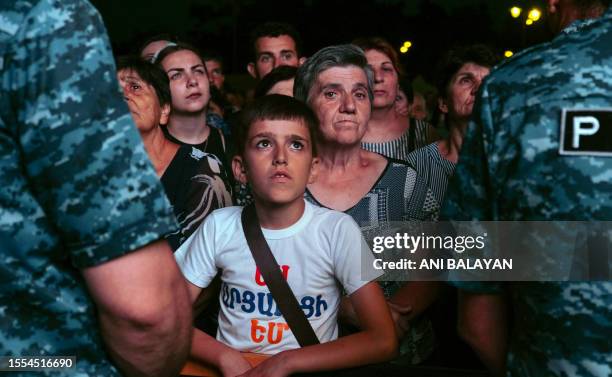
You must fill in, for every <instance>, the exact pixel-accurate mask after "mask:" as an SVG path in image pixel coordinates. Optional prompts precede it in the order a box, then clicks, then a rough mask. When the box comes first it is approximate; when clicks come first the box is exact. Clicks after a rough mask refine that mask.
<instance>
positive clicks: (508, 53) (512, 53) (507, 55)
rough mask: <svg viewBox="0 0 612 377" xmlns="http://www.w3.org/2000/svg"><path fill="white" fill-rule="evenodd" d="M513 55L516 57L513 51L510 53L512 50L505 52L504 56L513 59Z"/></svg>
mask: <svg viewBox="0 0 612 377" xmlns="http://www.w3.org/2000/svg"><path fill="white" fill-rule="evenodd" d="M512 55H514V52H512V51H510V50H506V51H504V56H505V57H507V58H509V57H511V56H512Z"/></svg>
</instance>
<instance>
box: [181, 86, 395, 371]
mask: <svg viewBox="0 0 612 377" xmlns="http://www.w3.org/2000/svg"><path fill="white" fill-rule="evenodd" d="M317 127H318V121H317V118H316V116H315V115H314V114H313V113H312V111H311V110H310V109H309V108H308V107H307V106H306V105H304V104H303V103H301V102H300V101H297V100H295V99H293V98H291V97H287V96H281V95H270V96H265V97H263V98H261V99H259V100H258V101H257V102H255V103H254V104H253V105H252V106H251V107H250V108H248V109H246V110H244V112H243V114H242V118H241V122H240V125H239V128H238V129H237V130H235V137H236V141H237V145H238V149H237V151H238V153H239V155H237V156H235V157H234V159H233V161H232V168H233V172H234V176H235V177H236V179H237V180H239V181H240V182H241V183H247V182H248V183H249V184H250V186H251V189H252V192H253V197H254V203H255V208H256V211H257V217H258V218H259V222H260V225H261V227H262V231H263V234H264V237H265V238H266V241H267V243H268V245H269V246H270V249H271V251H272V254H273V255H274V257H275V259H276V260H277V262H278V264H279V266H280V267H281V271H282V274H283V276H284V277H285V279H286V280H287V282H288V284H289V286H290V287H291V290H292V291H293V293H294V294H295V296H296V298H297V301H298V303H299V304H300V307H301V308H302V310H303V311H304V314H305V315H306V317H307V318H308V320H309V322H310V324H311V325H312V327H313V329H314V331H315V333H316V335H317V337H318V338H319V341H320V342H321V344H318V345H313V346H308V347H303V348H300V346H299V344H298V343H297V340H296V339H295V337H294V336H293V333H292V332H291V329H290V328H289V326H288V325H287V323H286V321H285V320H284V318H283V316H282V314H281V313H280V310H279V309H278V307H277V306H276V303H275V302H274V300H273V298H272V295H271V293H270V292H269V290H268V288H267V286H266V284H265V282H264V281H263V278H262V277H261V275H260V273H259V270H258V269H257V266H256V264H255V261H254V259H253V257H252V255H251V252H250V250H249V248H248V245H247V241H246V239H245V236H244V232H243V229H242V225H241V213H242V208H241V207H229V208H223V209H220V210H216V211H214V212H213V213H212V214H211V215H209V217H208V218H207V219H206V220H205V221H204V223H203V224H202V225H201V226H200V227H199V228H198V229H197V230H196V231H195V233H194V234H193V235H192V236H191V237H190V238H189V239H188V240H187V241H186V242H185V243H184V244H183V245H182V246H181V247H180V248H179V249H178V250H177V252H176V254H175V255H176V260H177V262H178V264H179V266H180V268H181V270H182V272H183V274H184V276H185V278H186V279H187V281H188V286H189V291H190V294H191V298H192V300H194V301H195V299H196V298H197V297H198V294H199V293H200V291H201V290H202V288H205V287H207V286H208V284H209V283H210V282H211V280H212V279H213V277H214V276H215V275H216V273H217V269H218V268H220V269H221V270H222V276H221V279H222V281H223V285H222V288H221V295H220V304H221V311H220V314H219V329H218V332H217V339H214V338H212V337H210V336H209V335H207V334H205V333H204V332H202V331H200V330H198V329H195V328H194V337H193V342H192V351H191V354H192V357H194V358H196V359H199V360H202V361H205V362H208V363H211V364H213V365H215V366H217V367H218V368H219V369H220V370H221V371H222V373H223V375H224V376H235V375H240V374H242V373H245V374H244V375H245V376H287V375H289V374H293V373H298V372H312V371H320V370H330V369H340V368H347V367H354V366H358V365H363V364H369V363H375V362H381V361H384V360H387V359H390V358H392V357H393V356H394V354H395V352H396V347H397V341H396V337H395V332H394V327H393V322H392V319H391V316H390V313H389V311H388V309H387V305H386V303H385V299H384V296H383V294H382V292H381V290H380V288H379V286H378V284H376V283H374V282H371V281H372V280H373V279H375V278H376V277H378V276H379V275H380V274H381V273H380V271H375V270H374V269H373V267H372V259H373V256H372V254H371V253H370V252H369V249H368V246H367V244H366V243H365V241H364V240H363V237H362V235H361V232H360V230H359V227H358V226H357V224H356V223H355V222H354V221H353V219H352V218H351V217H350V216H348V215H346V214H343V213H341V212H337V211H332V210H329V209H325V208H320V207H315V206H313V205H312V204H309V203H307V202H306V201H305V200H304V198H303V195H304V191H305V189H306V184H307V183H309V182H310V181H311V180H312V179H313V178H314V175H315V171H316V165H317V163H318V160H317V158H316V157H315V153H316V152H315V145H314V140H313V135H314V134H315V132H316V130H317ZM362 254H363V255H362ZM362 257H363V263H364V268H363V270H362V268H361V263H362ZM338 283H339V284H341V286H340V285H339V284H338ZM342 288H344V290H345V291H346V292H347V293H348V294H349V298H350V300H351V303H352V304H353V307H354V308H355V311H356V312H357V315H358V317H359V320H360V323H361V328H362V329H364V330H362V331H361V332H359V333H356V334H353V335H350V336H346V337H342V338H340V339H338V326H337V313H338V306H339V304H340V299H341V296H342ZM239 351H242V352H257V353H263V354H269V355H273V356H271V357H270V358H268V359H267V360H266V361H264V362H263V363H261V364H259V365H258V366H257V367H255V368H253V369H251V367H250V364H249V363H248V362H247V361H246V360H245V359H244V357H243V356H242V354H241V353H240V352H239Z"/></svg>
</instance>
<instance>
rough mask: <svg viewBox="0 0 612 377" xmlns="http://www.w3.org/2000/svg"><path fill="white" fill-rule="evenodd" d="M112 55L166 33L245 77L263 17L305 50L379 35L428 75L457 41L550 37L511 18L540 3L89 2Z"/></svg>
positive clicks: (520, 42) (411, 67) (502, 45)
mask: <svg viewBox="0 0 612 377" xmlns="http://www.w3.org/2000/svg"><path fill="white" fill-rule="evenodd" d="M92 2H93V4H94V5H95V6H96V7H97V8H98V10H99V11H100V13H101V14H102V17H103V18H104V21H105V23H106V26H107V28H108V31H109V35H110V37H111V42H112V43H113V48H114V50H115V53H117V54H125V53H129V52H132V51H136V50H137V49H138V48H139V47H140V45H141V43H142V41H143V40H145V39H146V38H147V37H149V36H151V35H154V34H157V33H161V32H170V33H173V34H178V35H179V36H180V37H182V38H184V39H186V40H189V41H192V42H193V43H195V44H196V45H197V46H199V47H200V48H201V49H205V50H209V49H212V50H216V51H218V52H220V53H221V54H222V56H223V57H224V58H225V60H226V70H227V71H228V73H234V74H243V73H245V70H244V67H245V65H246V63H247V62H248V60H249V58H250V56H249V46H248V35H249V32H250V30H251V29H252V28H253V27H254V26H255V25H257V24H259V23H261V22H264V21H283V22H288V23H292V24H293V25H294V26H295V27H296V28H297V29H298V30H299V31H300V33H301V34H302V38H303V40H304V47H305V48H304V50H305V51H304V52H305V54H306V55H308V54H311V53H313V52H314V51H316V50H318V49H319V48H321V47H323V46H326V45H330V44H336V43H346V42H350V41H351V40H352V39H353V38H355V37H359V36H374V35H377V36H382V37H385V38H387V39H388V40H389V41H390V42H391V43H392V44H393V45H395V46H397V48H398V49H399V47H400V46H401V44H402V42H403V41H404V40H407V39H409V40H411V41H412V42H413V47H412V48H411V49H410V51H409V52H408V53H407V54H404V55H402V61H403V63H404V64H405V66H406V68H407V71H408V72H409V73H411V74H412V75H417V74H421V75H423V76H425V78H428V79H429V78H430V75H431V68H432V67H433V66H435V62H436V61H437V59H438V58H439V57H440V55H441V54H442V53H443V52H444V51H445V50H446V49H448V47H450V46H452V45H453V44H456V43H473V42H483V43H488V44H490V45H491V46H493V47H495V48H496V49H497V50H499V52H500V53H501V52H503V51H504V50H506V49H511V50H513V51H515V52H516V51H519V50H521V49H522V48H524V47H527V46H529V45H533V44H535V43H538V42H542V41H544V40H547V39H549V38H550V34H549V33H548V31H547V28H546V25H545V24H546V20H545V16H543V18H542V20H540V21H539V22H537V23H536V24H534V25H533V26H530V27H525V26H524V23H523V22H522V20H518V19H513V18H511V17H510V14H509V12H508V9H509V8H510V6H512V5H515V4H516V5H520V6H522V7H523V8H527V7H528V6H531V5H537V6H539V8H540V9H541V10H544V8H543V3H544V2H543V1H541V0H540V1H538V0H516V1H510V0H446V1H445V0H413V1H400V0H368V1H359V0H355V1H347V0H304V1H299V2H298V1H296V2H293V1H287V0H284V1H281V0H231V1H221V0H171V1H165V2H151V1H150V0H93V1H92Z"/></svg>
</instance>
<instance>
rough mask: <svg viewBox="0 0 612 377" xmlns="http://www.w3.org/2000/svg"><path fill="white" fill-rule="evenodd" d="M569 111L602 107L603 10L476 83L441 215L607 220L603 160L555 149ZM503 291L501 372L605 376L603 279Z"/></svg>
mask: <svg viewBox="0 0 612 377" xmlns="http://www.w3.org/2000/svg"><path fill="white" fill-rule="evenodd" d="M571 108H579V109H603V108H608V109H610V108H612V10H609V11H607V12H606V14H605V15H604V16H603V17H602V18H600V19H598V20H589V21H578V22H575V23H573V24H572V25H570V26H569V27H568V28H566V29H565V30H564V31H563V32H562V33H561V34H560V35H559V36H557V37H556V38H555V39H554V40H552V41H551V42H550V43H545V44H542V45H539V46H536V47H533V48H531V49H528V50H526V51H525V52H523V53H521V54H517V55H515V57H513V58H512V59H509V60H508V61H507V62H505V63H503V64H501V65H500V66H498V67H496V68H495V69H494V70H493V71H492V73H491V74H490V75H489V76H488V77H487V78H486V79H485V82H484V84H483V85H482V87H481V92H480V95H479V98H478V99H477V101H476V105H475V111H474V117H475V118H474V121H473V122H472V123H471V124H470V126H469V129H468V132H467V135H466V138H465V140H464V144H463V148H462V151H461V155H460V161H459V164H458V166H457V170H456V172H455V175H454V177H453V179H452V180H451V183H450V186H449V189H448V193H447V195H448V196H447V201H446V203H445V205H444V208H443V210H442V216H443V217H444V218H449V219H456V220H470V219H480V220H587V221H588V220H607V221H610V220H612V158H611V157H602V156H597V155H589V156H568V155H560V153H559V142H560V125H561V121H562V109H571ZM605 126H607V127H610V126H612V125H611V124H605V125H604V127H605ZM551 245H553V246H554V242H552V243H551ZM563 257H566V256H560V258H563ZM458 285H459V286H460V287H462V288H464V289H467V290H471V291H477V292H490V291H491V289H495V285H494V284H484V283H482V284H480V285H479V284H477V283H467V284H465V285H463V286H462V285H461V284H458ZM510 291H511V297H512V304H511V307H512V308H513V310H514V312H515V314H514V330H513V331H512V332H511V335H510V338H511V339H510V352H509V356H508V375H510V376H538V377H539V376H600V377H603V376H612V367H611V366H612V342H611V341H610V339H611V336H612V282H610V281H603V282H566V283H561V282H559V283H531V284H529V283H525V284H512V285H511V286H510Z"/></svg>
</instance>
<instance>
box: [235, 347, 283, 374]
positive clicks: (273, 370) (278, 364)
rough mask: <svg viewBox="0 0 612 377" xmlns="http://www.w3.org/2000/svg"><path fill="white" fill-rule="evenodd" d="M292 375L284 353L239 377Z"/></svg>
mask: <svg viewBox="0 0 612 377" xmlns="http://www.w3.org/2000/svg"><path fill="white" fill-rule="evenodd" d="M289 374H291V371H290V370H289V368H288V365H287V361H286V359H285V357H284V355H283V352H281V353H279V354H276V355H274V356H272V357H270V358H269V359H266V360H265V361H263V362H262V363H261V364H259V365H257V366H256V367H254V368H253V369H251V370H249V371H247V372H246V373H244V374H241V375H240V376H239V377H286V376H288V375H289Z"/></svg>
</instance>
